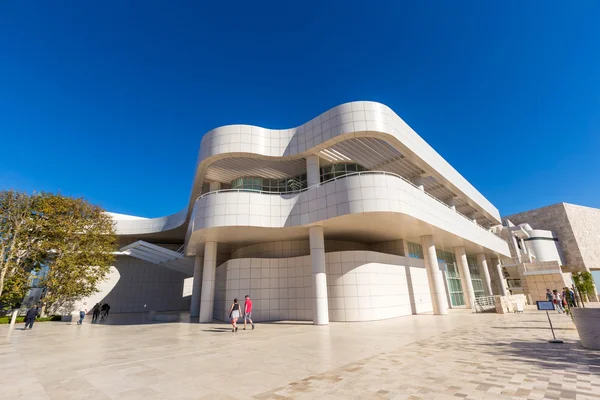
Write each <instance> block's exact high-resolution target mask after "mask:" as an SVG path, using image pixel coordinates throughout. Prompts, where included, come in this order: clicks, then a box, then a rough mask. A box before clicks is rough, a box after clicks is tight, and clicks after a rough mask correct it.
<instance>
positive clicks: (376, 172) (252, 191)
mask: <svg viewBox="0 0 600 400" xmlns="http://www.w3.org/2000/svg"><path fill="white" fill-rule="evenodd" d="M355 175H389V176H393V177H395V178H400V179H402V180H403V181H404V182H406V183H408V184H409V185H411V186H412V187H414V188H415V189H417V190H419V191H420V192H421V193H424V194H425V195H427V196H429V197H431V198H432V199H434V200H435V201H437V202H438V203H440V204H442V205H443V206H445V207H446V208H448V209H450V210H452V207H451V206H449V205H448V204H446V203H444V202H443V201H442V200H440V199H438V198H437V197H435V196H433V195H432V194H430V193H427V192H426V191H424V190H420V189H419V187H418V186H417V185H415V184H414V183H412V182H411V181H409V180H408V179H406V178H405V177H403V176H401V175H398V174H394V173H393V172H387V171H360V172H350V173H347V174H345V175H340V176H336V177H334V178H331V179H328V180H326V181H323V182H320V183H317V184H316V185H312V186H308V187H305V188H302V189H299V190H290V191H286V192H268V191H264V190H256V189H219V190H213V191H211V192H207V193H203V194H201V195H200V196H198V197H197V198H196V201H198V200H200V199H202V198H204V197H207V196H210V195H213V194H219V193H233V192H236V193H259V194H273V195H289V194H300V193H303V192H306V191H309V190H313V189H316V188H318V187H320V186H323V185H325V184H327V183H330V182H334V181H337V180H339V179H344V178H348V177H350V176H355ZM453 212H455V213H456V214H458V215H460V216H461V217H463V218H465V219H467V220H469V221H470V222H473V219H471V218H469V217H467V216H466V215H464V214H461V213H460V212H458V211H456V210H453ZM474 223H475V225H477V226H479V227H480V228H481V229H483V230H485V231H486V232H488V233H491V234H492V235H494V236H496V237H498V238H500V239H502V238H501V237H500V236H499V235H497V234H495V233H494V232H492V231H491V230H490V229H488V228H485V227H484V226H481V225H479V224H478V223H477V222H474Z"/></svg>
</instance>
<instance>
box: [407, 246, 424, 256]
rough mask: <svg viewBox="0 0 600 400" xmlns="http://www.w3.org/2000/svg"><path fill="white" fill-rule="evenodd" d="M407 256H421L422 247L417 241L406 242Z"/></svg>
mask: <svg viewBox="0 0 600 400" xmlns="http://www.w3.org/2000/svg"><path fill="white" fill-rule="evenodd" d="M408 256H409V257H411V258H423V248H422V247H421V245H420V244H418V243H413V242H408Z"/></svg>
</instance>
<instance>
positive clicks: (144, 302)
mask: <svg viewBox="0 0 600 400" xmlns="http://www.w3.org/2000/svg"><path fill="white" fill-rule="evenodd" d="M113 268H115V269H116V271H111V274H110V275H109V279H108V280H107V281H115V283H114V287H110V288H108V287H107V288H105V289H104V290H101V292H100V293H97V294H96V295H92V297H90V299H89V300H90V301H87V303H88V306H89V304H92V303H94V304H95V303H97V302H99V301H102V302H103V303H105V302H106V303H108V304H110V307H111V308H110V311H111V312H114V313H128V312H145V311H184V310H188V309H189V305H190V297H189V296H184V293H183V291H184V281H185V279H186V278H188V276H186V275H184V274H182V273H180V272H177V271H173V270H171V269H169V268H165V267H163V266H160V265H156V264H152V263H149V262H146V261H143V260H139V259H137V258H133V257H127V256H120V257H117V261H116V262H115V266H114V267H112V268H111V270H112V269H113ZM101 289H102V288H101ZM96 297H98V299H97V300H96V301H94V300H95V299H96ZM88 308H91V307H88Z"/></svg>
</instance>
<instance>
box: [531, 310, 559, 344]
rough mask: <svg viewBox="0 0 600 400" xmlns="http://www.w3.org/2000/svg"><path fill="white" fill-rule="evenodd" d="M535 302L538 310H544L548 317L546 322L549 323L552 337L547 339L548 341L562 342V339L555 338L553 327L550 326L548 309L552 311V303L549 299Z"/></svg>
mask: <svg viewBox="0 0 600 400" xmlns="http://www.w3.org/2000/svg"><path fill="white" fill-rule="evenodd" d="M536 304H537V309H538V310H543V311H546V317H548V323H549V324H550V330H551V331H552V337H553V338H554V339H552V340H549V342H550V343H564V342H563V341H562V340H560V339H557V338H556V335H555V334H554V327H553V326H552V320H551V319H550V314H548V311H550V310H552V311H554V303H553V302H551V301H536Z"/></svg>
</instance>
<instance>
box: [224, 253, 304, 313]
mask: <svg viewBox="0 0 600 400" xmlns="http://www.w3.org/2000/svg"><path fill="white" fill-rule="evenodd" d="M311 287H312V286H311V260H310V256H302V257H292V258H271V259H268V258H239V259H234V260H229V261H227V262H225V263H224V264H222V265H220V266H219V267H217V271H216V284H215V304H214V318H215V319H219V320H223V321H227V319H228V317H227V312H228V311H229V307H230V306H231V304H232V303H233V299H235V298H237V299H238V301H242V302H243V299H244V296H245V295H249V296H250V298H251V299H252V302H253V304H252V319H253V320H254V321H277V320H284V319H291V320H298V321H310V320H312V289H311Z"/></svg>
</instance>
